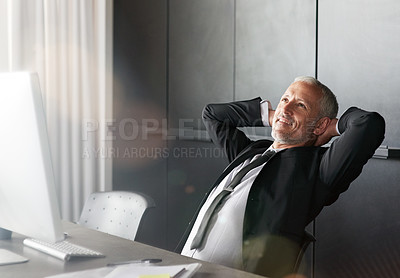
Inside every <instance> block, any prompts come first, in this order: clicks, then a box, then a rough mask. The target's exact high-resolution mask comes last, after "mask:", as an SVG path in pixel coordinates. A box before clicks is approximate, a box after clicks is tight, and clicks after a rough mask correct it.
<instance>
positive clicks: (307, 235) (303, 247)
mask: <svg viewBox="0 0 400 278" xmlns="http://www.w3.org/2000/svg"><path fill="white" fill-rule="evenodd" d="M315 241H316V239H315V237H314V236H313V235H312V234H311V233H309V232H307V231H305V233H304V238H303V243H302V245H301V248H300V251H299V254H298V255H297V259H296V262H295V264H294V266H293V273H297V272H298V271H299V268H300V265H301V261H302V260H303V255H304V253H305V252H306V250H307V248H308V245H310V243H312V242H315Z"/></svg>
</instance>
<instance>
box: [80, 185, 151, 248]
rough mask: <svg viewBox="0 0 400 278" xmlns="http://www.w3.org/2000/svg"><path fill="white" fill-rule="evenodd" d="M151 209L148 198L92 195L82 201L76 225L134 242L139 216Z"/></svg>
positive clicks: (123, 193)
mask: <svg viewBox="0 0 400 278" xmlns="http://www.w3.org/2000/svg"><path fill="white" fill-rule="evenodd" d="M150 207H155V203H154V201H153V199H152V198H150V197H149V196H146V195H144V194H142V193H137V192H127V191H111V192H95V193H92V194H91V195H90V196H89V198H88V200H87V201H86V203H85V205H84V207H83V210H82V213H81V216H80V218H79V221H78V224H80V225H82V226H85V227H87V228H90V229H94V230H99V231H101V232H105V233H108V234H112V235H115V236H119V237H123V238H126V239H130V240H134V239H135V237H136V233H137V230H138V228H139V224H140V222H141V219H142V216H143V214H144V213H145V212H146V210H147V209H148V208H150Z"/></svg>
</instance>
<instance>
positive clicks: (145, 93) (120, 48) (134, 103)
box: [112, 0, 167, 247]
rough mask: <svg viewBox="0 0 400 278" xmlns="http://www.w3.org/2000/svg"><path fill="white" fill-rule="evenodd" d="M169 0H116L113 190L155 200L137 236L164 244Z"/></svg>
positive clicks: (146, 241)
mask: <svg viewBox="0 0 400 278" xmlns="http://www.w3.org/2000/svg"><path fill="white" fill-rule="evenodd" d="M166 3H167V2H166V1H159V0H146V1H132V0H115V1H114V103H113V109H114V112H113V114H114V120H113V124H112V128H113V130H114V135H115V137H116V139H115V140H114V141H113V149H114V154H113V158H114V159H113V189H114V190H129V191H139V192H143V193H145V194H147V195H149V196H151V197H152V198H153V199H154V200H155V202H156V206H157V207H156V208H154V209H152V210H151V211H150V212H149V214H147V215H146V217H145V219H144V223H143V224H144V225H142V228H143V229H142V230H141V231H139V232H138V235H137V240H139V241H142V242H145V243H149V244H152V245H156V246H159V247H166V245H167V242H166V241H167V238H166V226H167V219H166V213H165V212H166V208H167V201H166V195H167V192H166V191H167V173H166V169H167V161H166V158H165V157H164V155H163V154H164V152H165V150H166V147H167V143H166V142H167V141H166V139H165V136H164V135H163V129H166V128H167V126H166V117H167V116H166V106H167V101H166V99H167V98H166V68H167V66H166V61H167V56H166V53H167V25H166V23H167V4H166Z"/></svg>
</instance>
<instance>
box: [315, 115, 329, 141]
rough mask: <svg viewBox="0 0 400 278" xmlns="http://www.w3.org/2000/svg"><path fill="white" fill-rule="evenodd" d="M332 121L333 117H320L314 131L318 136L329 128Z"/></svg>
mask: <svg viewBox="0 0 400 278" xmlns="http://www.w3.org/2000/svg"><path fill="white" fill-rule="evenodd" d="M330 122H331V119H330V118H329V117H323V118H321V119H319V120H318V121H317V123H316V124H315V128H314V131H313V133H314V134H315V135H317V136H320V135H321V134H324V132H325V131H326V129H327V128H328V126H329V123H330Z"/></svg>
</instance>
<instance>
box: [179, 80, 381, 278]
mask: <svg viewBox="0 0 400 278" xmlns="http://www.w3.org/2000/svg"><path fill="white" fill-rule="evenodd" d="M337 112H338V104H337V101H336V97H335V95H334V94H333V93H332V92H331V90H330V89H329V88H328V87H326V86H325V85H323V84H322V83H320V82H319V81H318V80H316V79H314V78H312V77H298V78H296V79H295V81H294V82H293V83H292V84H291V85H290V86H289V87H288V89H287V90H286V91H285V92H284V94H283V96H282V98H281V99H280V102H279V104H278V106H277V107H276V109H275V110H273V109H272V107H271V105H270V103H269V102H268V101H261V99H260V98H255V99H251V100H247V101H237V102H231V103H225V104H209V105H207V106H206V107H205V109H204V111H203V120H204V124H205V126H206V128H207V131H208V133H209V135H210V136H211V138H212V140H213V142H214V143H215V144H217V145H218V146H220V147H221V148H223V149H224V150H225V151H226V154H227V156H228V158H229V161H230V164H229V165H228V167H227V168H226V169H225V170H224V172H223V173H222V175H221V176H220V177H219V179H218V180H217V181H216V182H215V184H214V185H213V186H212V187H211V189H210V191H209V193H208V196H207V198H205V199H204V201H203V203H202V206H201V207H200V208H199V210H198V211H197V212H196V215H195V218H194V220H195V221H192V222H191V225H190V226H189V229H188V233H187V234H186V236H185V237H184V238H185V240H186V243H185V244H184V246H183V250H182V252H181V253H182V254H183V255H186V256H190V257H193V258H198V259H201V260H206V261H210V262H214V263H219V264H223V265H226V266H230V267H235V268H239V269H243V270H246V271H250V272H254V273H258V274H261V275H265V276H269V277H283V276H285V275H287V274H290V273H291V272H292V271H293V265H294V261H295V260H296V257H297V254H298V251H299V249H300V246H301V244H302V243H303V241H304V236H305V233H304V230H305V227H306V226H307V225H308V224H309V223H310V222H311V221H312V220H313V219H315V217H316V216H317V215H318V214H319V213H320V211H321V210H322V208H323V207H324V206H327V205H330V204H332V203H333V202H334V201H335V200H336V199H337V198H338V196H339V194H340V193H342V192H344V191H346V190H347V189H348V187H349V185H350V183H351V182H352V181H353V180H354V179H355V178H356V177H357V176H358V175H359V174H360V173H361V170H362V168H363V166H364V164H365V163H367V161H368V159H369V158H371V157H372V155H373V154H374V152H375V150H376V149H377V148H378V146H379V145H380V144H381V142H382V141H383V138H384V132H385V122H384V119H383V118H382V117H381V116H380V115H379V114H378V113H376V112H367V111H364V110H362V109H359V108H356V107H351V108H349V109H348V110H347V111H346V112H345V113H344V114H343V115H342V116H341V117H340V119H337V118H336V117H337ZM244 126H271V127H272V134H271V135H272V137H273V138H274V141H270V140H258V141H252V140H250V139H249V138H248V137H247V136H246V135H245V134H244V133H243V132H242V131H240V130H239V129H237V128H238V127H244ZM333 137H337V138H336V139H335V140H334V141H333V142H332V143H331V145H330V146H329V147H322V145H324V144H326V143H327V142H329V141H330V140H331V138H333ZM189 232H190V233H189ZM183 243H184V242H183ZM180 248H182V246H181V247H180Z"/></svg>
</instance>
